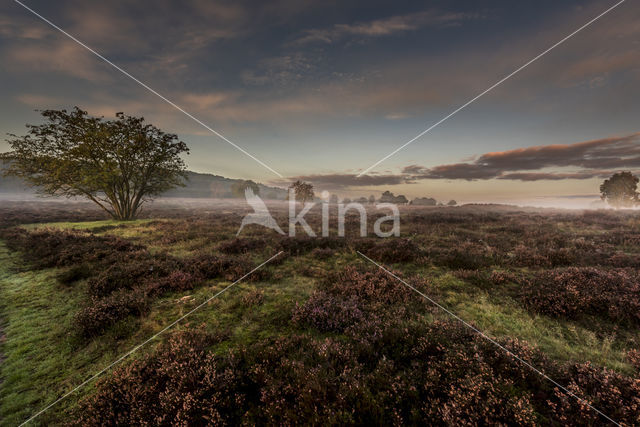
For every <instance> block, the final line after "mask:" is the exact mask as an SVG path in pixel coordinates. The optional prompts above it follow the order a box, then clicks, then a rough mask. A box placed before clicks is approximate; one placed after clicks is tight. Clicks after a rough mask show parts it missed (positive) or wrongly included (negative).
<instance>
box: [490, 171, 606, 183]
mask: <svg viewBox="0 0 640 427" xmlns="http://www.w3.org/2000/svg"><path fill="white" fill-rule="evenodd" d="M614 173H615V172H614V171H585V172H568V173H557V172H514V173H508V174H505V175H500V176H499V177H498V179H508V180H514V181H542V180H546V181H560V180H565V179H591V178H607V177H609V176H611V175H612V174H614Z"/></svg>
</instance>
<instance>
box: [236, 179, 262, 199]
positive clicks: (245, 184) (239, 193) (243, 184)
mask: <svg viewBox="0 0 640 427" xmlns="http://www.w3.org/2000/svg"><path fill="white" fill-rule="evenodd" d="M247 188H251V189H252V190H253V194H255V195H256V196H257V195H258V194H260V187H258V184H256V183H255V182H253V181H251V180H247V181H245V180H241V181H236V182H234V183H233V184H231V194H232V195H233V197H244V191H245V190H246V189H247Z"/></svg>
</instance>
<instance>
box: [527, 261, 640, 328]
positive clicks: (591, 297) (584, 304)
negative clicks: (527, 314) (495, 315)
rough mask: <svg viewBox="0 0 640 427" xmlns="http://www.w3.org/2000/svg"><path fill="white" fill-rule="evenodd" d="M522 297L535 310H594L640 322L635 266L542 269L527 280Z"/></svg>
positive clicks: (566, 313)
mask: <svg viewBox="0 0 640 427" xmlns="http://www.w3.org/2000/svg"><path fill="white" fill-rule="evenodd" d="M521 299H522V301H523V302H524V304H525V305H526V306H527V307H528V308H530V309H531V310H533V311H536V312H539V313H542V314H547V315H550V316H556V317H565V318H576V317H577V316H578V315H580V314H591V315H598V316H602V317H605V318H607V319H609V320H612V321H616V322H619V321H622V322H627V323H630V324H636V325H637V324H640V281H639V280H638V274H637V272H634V271H632V270H622V269H618V270H600V269H597V268H592V267H584V268H577V267H572V268H567V269H556V270H549V271H543V272H539V273H537V274H536V275H535V276H534V278H533V279H532V280H530V281H527V282H525V283H523V285H522V288H521Z"/></svg>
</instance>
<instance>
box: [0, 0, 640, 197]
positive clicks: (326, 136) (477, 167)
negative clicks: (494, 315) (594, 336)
mask: <svg viewBox="0 0 640 427" xmlns="http://www.w3.org/2000/svg"><path fill="white" fill-rule="evenodd" d="M21 1H22V0H21ZM616 2H617V1H591V2H588V1H587V2H585V1H570V0H567V1H561V2H559V1H530V2H522V1H521V2H513V1H484V2H477V1H457V2H446V1H432V2H407V1H394V2H388V1H385V2H379V1H367V2H356V1H353V2H352V1H345V0H341V1H331V0H323V1H312V0H280V1H273V2H263V1H254V2H242V1H229V2H215V1H205V0H187V1H180V2H177V1H153V2H151V1H149V2H144V1H135V2H134V1H110V2H104V1H93V0H91V1H79V0H78V1H67V0H61V1H56V2H51V1H34V0H24V2H23V3H24V4H25V5H26V6H28V7H29V8H31V9H33V10H34V11H35V12H37V13H38V14H40V15H42V16H43V17H45V18H46V19H49V20H50V21H51V22H52V23H54V24H55V25H57V26H59V27H60V28H61V29H63V30H64V31H67V32H68V33H69V34H70V35H73V36H74V37H76V38H77V39H78V40H79V41H81V42H83V43H85V44H86V45H87V46H88V47H90V48H92V49H94V50H95V51H96V52H97V53H99V54H101V55H103V56H104V57H105V58H107V59H108V60H110V61H112V62H113V63H114V64H116V65H118V66H119V67H121V68H122V69H124V70H126V71H127V72H128V73H130V74H131V75H132V76H135V77H136V78H137V79H139V80H140V81H141V82H143V83H144V84H146V85H147V86H148V87H150V88H152V89H154V90H155V91H157V92H158V93H160V94H162V95H163V96H165V97H166V98H167V99H169V100H171V101H172V102H174V103H175V104H176V105H178V106H179V107H181V108H183V109H184V110H185V111H186V112H188V113H190V114H192V115H193V116H194V117H196V118H197V119H199V120H201V121H202V123H204V124H206V125H208V126H209V127H211V128H212V129H214V130H215V131H217V132H219V133H221V134H222V135H224V136H225V137H226V138H228V139H229V140H230V141H233V142H234V143H235V144H237V145H238V146H240V147H242V148H243V149H244V150H246V152H248V153H250V154H251V155H252V156H254V157H255V158H257V159H259V160H260V161H262V162H263V163H264V164H266V165H268V166H269V167H270V168H271V169H273V170H274V171H276V172H277V174H280V175H282V177H283V178H281V177H279V176H278V175H277V174H276V173H274V172H272V171H270V170H269V169H267V168H265V167H264V166H262V165H260V164H259V163H257V162H256V161H255V160H254V159H252V158H251V157H249V156H247V155H246V154H245V153H242V152H241V151H239V150H237V149H236V148H234V147H233V146H231V145H230V144H229V143H228V142H226V141H224V140H222V139H221V138H220V137H219V136H216V135H214V134H212V133H211V132H210V131H209V130H207V129H206V128H205V127H203V126H202V125H201V124H199V123H197V122H196V121H194V120H193V119H192V118H189V117H187V116H186V115H185V114H184V113H182V112H180V111H178V110H177V109H176V108H175V107H174V106H172V105H170V104H168V103H167V102H165V101H164V100H162V99H160V98H159V97H158V96H156V95H154V94H153V93H151V92H150V91H149V90H148V89H146V88H144V87H142V86H141V85H140V84H138V83H136V82H135V81H133V80H132V79H131V78H129V77H127V76H125V75H123V74H122V73H121V72H120V71H118V70H116V69H115V68H114V67H113V66H112V65H109V64H108V63H106V62H105V61H104V60H102V59H100V58H98V57H96V56H95V55H94V54H92V53H91V52H89V51H87V50H86V49H85V48H83V47H82V46H80V45H79V44H78V43H76V42H75V41H73V40H71V39H70V38H69V37H67V36H65V35H64V34H62V33H61V32H59V31H58V30H56V29H54V28H52V27H51V26H50V25H48V24H47V23H45V22H43V21H42V20H41V19H40V18H38V17H37V16H35V15H34V14H33V13H32V12H30V11H28V10H26V9H25V8H24V7H22V6H21V5H20V4H18V3H16V2H13V1H6V2H3V3H2V5H1V6H0V64H1V66H0V87H1V88H2V98H0V113H1V114H0V132H1V133H2V134H6V133H18V134H21V133H24V129H25V128H24V124H25V123H38V122H39V115H38V113H36V112H34V109H43V108H71V107H73V106H74V105H78V106H81V107H82V108H83V109H86V110H87V111H89V113H91V114H94V115H104V116H107V117H112V116H113V115H114V114H115V113H116V112H118V111H124V112H126V113H127V114H131V115H142V116H144V117H145V118H146V119H147V120H149V121H150V122H152V123H154V124H156V125H158V126H159V127H161V128H162V129H163V130H166V131H171V132H175V133H177V134H178V135H179V136H180V138H181V139H183V140H184V141H185V142H187V143H188V145H189V146H190V147H191V155H190V156H188V158H187V163H188V165H189V168H190V169H192V170H195V171H199V172H210V173H215V174H219V175H224V176H228V177H233V178H251V179H254V180H257V181H260V182H264V183H275V184H281V185H285V184H286V183H288V182H289V181H290V180H291V179H294V178H298V177H301V178H303V179H305V180H309V181H312V182H313V183H314V184H315V185H316V187H317V188H318V189H319V190H323V189H326V190H330V191H336V192H338V193H339V194H344V195H347V194H349V195H360V194H372V193H373V194H377V193H379V192H381V191H383V190H387V189H388V190H391V191H393V192H395V193H403V194H406V195H407V196H409V197H416V196H431V197H435V198H437V199H446V200H448V199H449V198H456V199H458V200H459V201H467V202H471V201H498V202H518V203H524V202H530V203H532V204H538V205H543V204H547V203H550V202H549V201H550V200H554V201H558V200H571V201H575V200H583V199H584V200H589V201H590V200H592V199H594V198H595V197H594V195H596V194H597V192H598V185H599V183H600V181H601V180H602V177H604V176H607V175H609V174H611V173H613V172H614V171H619V170H632V171H639V170H640V134H639V133H638V132H640V120H639V118H640V102H639V101H638V99H639V95H640V26H639V25H638V22H640V4H638V3H637V2H635V1H633V0H627V1H626V2H624V3H622V4H621V5H620V6H618V7H617V8H615V9H613V10H612V11H611V12H609V13H607V14H606V15H605V16H603V17H602V18H600V19H599V20H597V21H596V22H594V23H593V24H592V25H590V26H588V27H587V28H585V29H584V30H583V31H581V32H579V33H578V34H576V35H575V36H573V37H571V38H570V39H568V40H567V41H566V42H564V43H562V44H561V45H559V46H558V47H556V48H555V49H553V50H552V51H550V52H549V53H548V54H546V55H545V56H543V57H541V58H540V59H538V60H537V61H535V62H534V63H532V64H531V65H529V66H527V67H526V68H525V69H523V70H522V71H521V72H519V73H517V74H516V75H514V76H513V77H511V78H509V79H508V80H506V81H505V82H504V83H502V84H501V85H499V86H498V87H496V88H495V89H493V90H491V91H490V92H489V93H487V94H486V95H484V96H483V97H481V98H479V99H478V100H477V101H475V102H474V103H473V104H471V105H469V106H468V107H466V108H465V109H463V110H462V111H460V112H459V113H457V114H456V115H454V116H453V117H451V118H450V119H448V120H447V121H445V122H443V123H442V124H440V125H439V126H437V127H436V128H434V129H433V130H432V131H430V132H429V133H427V134H425V135H424V136H422V137H421V138H419V139H417V140H415V141H414V142H413V143H411V144H410V145H408V146H407V147H406V148H404V149H402V150H401V151H399V152H398V153H397V154H395V155H393V156H391V157H389V158H388V159H386V160H385V161H384V162H382V163H380V164H379V165H377V166H376V167H375V168H373V169H371V170H369V171H368V172H367V174H365V175H363V176H361V177H357V175H358V174H360V173H361V172H362V171H364V170H367V169H368V168H369V167H370V166H371V165H373V164H374V163H376V162H377V161H379V160H380V159H381V158H383V157H385V156H387V155H388V154H389V153H391V152H392V151H394V150H395V149H396V148H398V147H399V146H401V145H403V144H404V143H406V142H407V141H409V140H411V139H412V138H414V137H415V136H416V135H418V134H419V133H421V132H422V131H424V130H425V129H427V128H428V127H430V126H431V125H432V124H434V123H436V122H438V121H439V120H440V119H442V118H443V117H445V116H446V115H447V114H449V113H450V112H452V111H454V110H455V109H456V108H458V107H459V106H461V105H463V104H464V103H466V102H467V101H469V100H470V99H472V98H474V97H475V96H477V95H478V94H480V93H481V92H483V91H484V90H485V89H487V88H489V87H490V86H492V85H493V84H494V83H496V82H498V81H499V80H500V79H502V78H503V77H505V76H506V75H508V74H510V73H511V72H513V71H514V70H516V69H517V68H519V67H521V66H522V65H523V64H525V63H526V62H527V61H529V60H531V59H532V58H534V57H536V56H537V55H539V54H540V53H541V52H543V51H545V50H546V49H548V48H549V47H550V46H552V45H554V44H555V43H557V42H558V41H560V40H561V39H563V38H564V37H566V36H567V35H569V34H571V33H572V32H574V31H575V30H576V29H578V28H579V27H581V26H582V25H584V24H585V23H587V22H589V21H590V20H592V19H593V18H594V17H596V16H598V15H599V14H601V13H602V12H604V11H605V10H607V9H608V8H610V7H611V6H613V5H614V4H616ZM7 149H8V146H7V144H6V143H5V142H4V140H1V141H0V151H6V150H7Z"/></svg>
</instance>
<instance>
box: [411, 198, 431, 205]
mask: <svg viewBox="0 0 640 427" xmlns="http://www.w3.org/2000/svg"><path fill="white" fill-rule="evenodd" d="M436 203H437V202H436V199H432V198H431V197H418V198H415V199H413V200H412V201H411V204H412V205H416V206H435V205H436Z"/></svg>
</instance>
